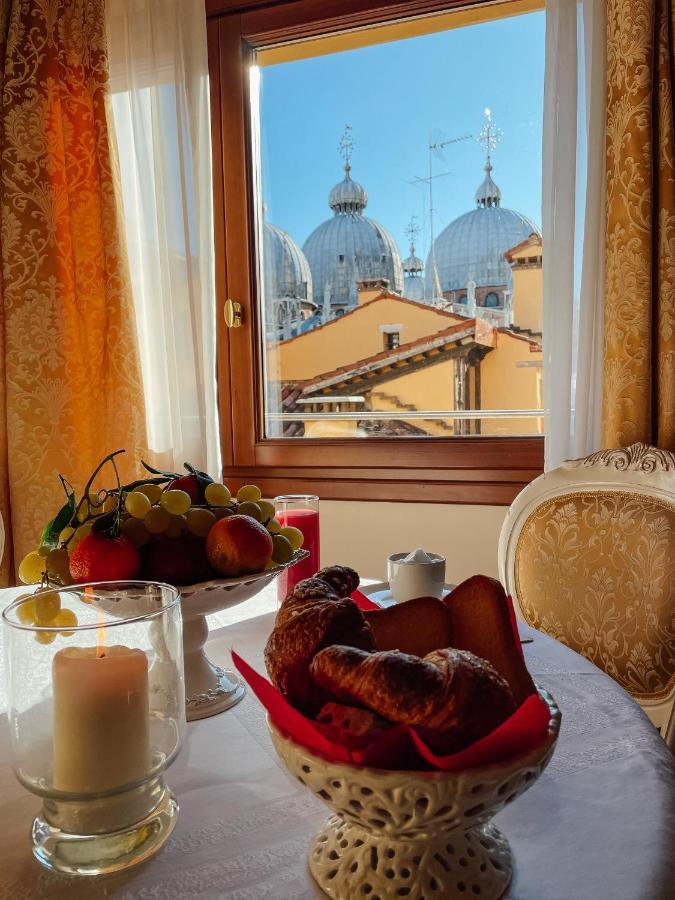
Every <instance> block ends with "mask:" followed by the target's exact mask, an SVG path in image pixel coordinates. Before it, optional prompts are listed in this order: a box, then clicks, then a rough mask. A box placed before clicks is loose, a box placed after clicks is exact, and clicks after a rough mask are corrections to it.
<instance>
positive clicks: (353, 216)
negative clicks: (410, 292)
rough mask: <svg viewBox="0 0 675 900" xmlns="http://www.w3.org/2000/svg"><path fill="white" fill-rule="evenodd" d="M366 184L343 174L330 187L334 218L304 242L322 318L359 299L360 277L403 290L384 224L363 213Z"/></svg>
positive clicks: (398, 264)
mask: <svg viewBox="0 0 675 900" xmlns="http://www.w3.org/2000/svg"><path fill="white" fill-rule="evenodd" d="M367 203H368V194H367V192H366V189H365V188H364V187H362V186H361V185H360V184H359V183H358V182H356V181H354V180H353V179H352V177H351V166H350V164H349V160H347V162H346V163H345V177H344V178H343V179H342V181H341V182H339V184H336V185H335V187H334V188H333V189H332V190H331V192H330V194H329V195H328V205H329V206H330V208H331V209H332V210H333V217H332V218H331V219H328V220H327V221H325V222H323V223H322V224H321V225H319V227H318V228H316V229H315V230H314V231H313V232H312V233H311V234H310V236H309V237H308V238H307V240H306V241H305V243H304V246H303V248H302V249H303V252H304V254H305V256H306V257H307V261H308V262H309V268H310V270H311V273H312V284H313V287H314V302H315V303H316V304H317V306H318V307H319V309H320V311H321V314H322V318H323V319H324V321H325V320H326V319H328V318H332V317H333V316H335V315H336V314H340V313H341V312H344V311H345V310H347V309H349V308H350V307H353V306H356V304H357V285H358V283H359V282H360V281H374V280H378V279H386V280H387V281H388V282H389V288H390V290H392V291H396V292H399V293H400V292H401V291H402V290H403V269H402V267H401V257H400V255H399V252H398V248H397V246H396V242H395V240H394V238H393V237H392V236H391V234H390V233H389V232H388V231H387V229H386V228H383V226H382V225H380V224H379V223H378V222H375V221H374V220H373V219H369V218H367V217H366V216H364V215H363V211H364V209H365V208H366V205H367Z"/></svg>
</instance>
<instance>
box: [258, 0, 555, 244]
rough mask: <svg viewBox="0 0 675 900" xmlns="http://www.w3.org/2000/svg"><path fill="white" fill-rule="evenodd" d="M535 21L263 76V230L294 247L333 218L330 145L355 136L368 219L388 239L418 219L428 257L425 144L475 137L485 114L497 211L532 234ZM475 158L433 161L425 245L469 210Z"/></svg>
mask: <svg viewBox="0 0 675 900" xmlns="http://www.w3.org/2000/svg"><path fill="white" fill-rule="evenodd" d="M544 27H545V22H544V13H543V12H539V13H531V14H528V15H523V16H514V17H512V18H509V19H501V20H498V21H495V22H487V23H484V24H481V25H473V26H469V27H465V28H458V29H455V30H452V31H446V32H443V33H440V34H432V35H427V36H424V37H417V38H410V39H408V40H405V41H396V42H394V43H389V44H381V45H379V46H374V47H368V48H364V49H360V50H354V51H348V52H344V53H335V54H331V55H329V56H322V57H316V58H314V59H309V60H300V61H297V62H292V63H285V64H281V65H276V66H269V67H265V68H263V69H262V70H261V84H262V88H261V118H262V124H261V145H262V157H263V193H264V197H265V201H266V202H267V205H268V212H267V217H268V220H269V221H270V222H272V223H273V224H275V225H278V226H279V227H281V228H283V229H285V230H286V231H288V232H290V234H291V235H292V236H293V237H294V238H295V239H296V240H297V241H298V242H299V243H300V244H301V245H302V243H303V242H304V240H305V239H306V238H307V236H308V235H309V234H310V232H311V231H312V230H313V229H314V228H315V227H316V226H317V225H319V224H320V223H321V222H323V221H324V220H325V219H326V218H328V217H329V216H331V215H332V212H331V210H330V209H329V208H328V203H327V198H328V192H329V190H330V189H331V187H332V186H333V185H334V184H335V183H336V182H338V181H339V180H341V178H342V177H343V171H342V160H341V158H340V156H339V155H338V152H337V145H338V142H339V140H340V137H341V135H342V132H343V129H344V126H345V124H347V123H349V124H350V125H351V126H352V129H353V137H354V141H355V145H356V146H355V149H354V152H353V156H352V177H353V178H354V179H355V180H357V181H360V182H361V184H363V185H364V187H366V189H367V191H368V195H369V202H368V208H367V210H366V215H368V216H370V217H372V218H374V219H376V220H378V221H379V222H381V223H382V224H383V225H384V226H385V227H386V228H388V229H389V230H390V231H391V232H392V234H393V235H394V237H395V239H396V241H397V243H398V245H399V248H400V250H401V251H402V252H403V254H404V255H406V251H407V239H406V237H405V228H406V225H407V223H408V221H409V219H410V216H411V215H413V214H414V215H416V216H417V218H418V221H419V223H420V226H421V227H423V232H422V234H421V235H420V238H419V240H418V251H419V252H420V253H421V254H422V255H426V252H427V249H428V194H427V193H426V191H427V189H426V188H424V187H422V186H414V185H411V184H409V183H408V182H409V181H411V180H412V179H413V178H414V176H415V175H419V176H426V174H427V169H428V153H427V145H428V143H429V139H430V136H431V139H432V140H433V141H442V140H446V139H448V138H452V137H458V136H461V135H464V134H471V133H472V134H474V135H477V134H478V132H479V131H480V128H481V126H482V124H483V121H484V117H483V110H484V108H485V107H490V108H491V109H492V113H493V119H494V122H495V124H496V125H498V126H499V127H500V128H501V129H502V130H503V132H504V134H503V137H502V140H501V142H500V144H499V146H498V147H497V149H496V150H495V151H494V153H493V166H494V171H493V177H494V179H495V181H496V182H497V184H498V185H499V186H500V188H501V190H502V203H503V205H504V206H509V207H511V208H513V209H517V210H518V211H520V212H522V213H524V214H525V215H527V216H529V217H530V218H532V219H533V220H534V221H535V222H536V223H537V224H539V225H540V224H541V129H542V107H543V92H544ZM484 162H485V160H484V153H483V150H482V149H481V147H480V146H479V145H478V144H477V143H476V142H475V141H474V140H468V141H465V142H463V143H459V144H455V145H452V146H450V147H447V148H446V149H445V150H444V151H443V156H442V157H441V156H440V155H438V154H436V155H435V158H434V171H435V172H436V173H441V172H447V171H449V172H451V173H452V174H450V175H448V176H446V177H443V178H438V179H437V180H436V181H435V183H434V184H435V186H434V191H435V197H434V209H435V227H434V230H435V234H436V235H437V234H438V233H439V231H440V230H441V229H442V228H443V227H444V226H445V225H447V224H448V222H450V221H452V219H454V218H455V217H456V216H458V215H461V213H463V212H466V211H467V210H469V209H472V208H473V207H474V192H475V190H476V188H477V187H478V185H479V183H480V182H481V180H482V178H483V165H484Z"/></svg>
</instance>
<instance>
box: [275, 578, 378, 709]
mask: <svg viewBox="0 0 675 900" xmlns="http://www.w3.org/2000/svg"><path fill="white" fill-rule="evenodd" d="M330 644H344V645H347V646H350V647H359V648H361V649H363V650H372V649H374V647H375V640H374V638H373V634H372V632H371V630H370V628H369V626H368V624H367V622H366V620H365V618H364V616H363V613H362V612H361V610H360V609H359V608H358V606H357V605H356V604H355V603H354V602H353V601H352V600H349V599H340V598H339V597H338V596H337V594H336V593H335V592H334V591H333V590H332V589H331V588H330V587H329V586H328V585H327V584H326V583H325V582H323V581H320V580H319V579H316V578H311V579H306V580H305V581H301V582H299V583H298V584H297V585H296V587H295V589H294V590H293V591H292V592H291V593H290V594H289V595H288V596H287V597H286V599H285V600H284V602H283V604H282V606H281V608H280V610H279V612H278V613H277V618H276V621H275V625H274V629H273V631H272V633H271V634H270V636H269V638H268V640H267V644H266V645H265V664H266V666H267V673H268V675H269V677H270V680H271V681H272V684H273V685H274V686H275V687H276V688H277V689H278V690H279V691H281V693H282V694H284V695H285V697H286V698H287V699H288V701H289V703H291V704H292V705H293V706H295V707H296V708H297V709H300V710H302V711H303V712H307V713H309V714H311V713H313V712H315V711H316V710H317V709H319V708H320V707H321V706H322V705H323V703H324V702H325V699H326V698H325V696H324V693H323V691H321V689H320V688H319V687H318V686H317V685H316V684H315V683H314V682H313V681H312V679H311V678H310V676H309V664H310V662H311V661H312V657H313V656H314V655H315V654H316V653H318V652H319V651H320V650H321V649H322V648H324V647H327V646H329V645H330Z"/></svg>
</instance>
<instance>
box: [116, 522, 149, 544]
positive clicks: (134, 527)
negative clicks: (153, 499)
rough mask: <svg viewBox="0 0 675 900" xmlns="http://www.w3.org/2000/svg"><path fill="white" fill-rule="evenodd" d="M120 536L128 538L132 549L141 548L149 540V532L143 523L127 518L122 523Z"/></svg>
mask: <svg viewBox="0 0 675 900" xmlns="http://www.w3.org/2000/svg"><path fill="white" fill-rule="evenodd" d="M122 534H123V535H124V536H125V537H128V538H129V540H130V541H131V543H132V544H133V545H134V547H142V546H143V545H144V544H147V543H148V541H149V540H150V532H149V531H148V529H147V528H146V527H145V522H141V520H140V519H132V518H129V519H127V520H126V522H123V523H122Z"/></svg>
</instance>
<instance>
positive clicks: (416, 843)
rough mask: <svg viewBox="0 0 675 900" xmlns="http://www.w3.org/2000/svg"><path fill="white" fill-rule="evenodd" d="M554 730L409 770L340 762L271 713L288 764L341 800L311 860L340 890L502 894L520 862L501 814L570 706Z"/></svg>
mask: <svg viewBox="0 0 675 900" xmlns="http://www.w3.org/2000/svg"><path fill="white" fill-rule="evenodd" d="M539 694H540V696H541V698H542V699H543V700H544V702H545V703H546V704H547V706H548V708H549V711H550V719H549V723H548V730H547V733H546V736H545V738H544V739H543V740H542V741H541V742H539V743H538V744H537V746H535V747H533V748H532V749H531V750H528V751H527V752H526V753H524V754H521V755H520V756H516V757H512V758H510V759H508V760H506V761H504V762H501V763H498V764H495V765H490V766H483V767H477V768H472V769H465V770H463V771H455V772H438V771H436V772H409V771H393V770H388V769H375V768H366V767H360V766H355V765H350V764H347V763H340V762H334V761H331V760H329V759H326V758H324V757H322V756H319V755H317V754H315V753H313V752H311V751H309V750H307V749H305V748H304V747H302V746H300V745H299V744H297V743H296V742H294V741H293V740H292V739H291V738H289V737H288V736H286V735H285V734H283V733H282V732H281V731H280V730H278V729H277V728H276V727H275V726H274V725H273V724H272V722H270V721H269V719H268V724H269V729H270V732H271V735H272V741H273V743H274V747H275V749H276V751H277V753H278V755H279V756H280V758H281V760H282V761H283V763H284V765H285V766H286V768H287V769H288V771H289V772H290V773H291V775H293V776H294V777H295V778H297V779H298V781H300V782H301V783H302V784H304V785H306V787H308V788H309V790H311V791H312V792H313V793H314V794H315V795H316V796H317V797H319V798H320V799H321V800H322V801H323V802H324V803H325V804H326V805H327V806H329V807H330V808H331V809H332V810H334V815H332V816H331V817H330V818H329V819H328V821H327V822H326V823H325V825H324V826H323V828H322V829H321V831H320V832H319V833H318V834H317V835H316V837H315V838H314V840H313V842H312V845H311V848H310V852H309V867H310V870H311V873H312V875H313V877H314V879H315V880H316V881H317V883H318V884H319V886H320V887H321V889H322V890H323V891H324V892H325V893H326V894H327V895H328V896H329V897H334V898H336V900H355V898H360V897H364V898H368V900H390V898H398V897H408V898H410V900H434V898H438V900H441V898H443V900H447V898H468V897H479V898H481V900H498V898H499V897H502V896H503V895H504V893H505V891H506V889H507V888H508V885H509V883H510V881H511V877H512V872H513V862H512V857H511V850H510V848H509V844H508V841H507V839H506V838H505V837H504V835H503V834H502V833H501V832H500V831H499V829H498V828H497V827H496V826H495V825H494V824H493V823H492V822H491V819H492V817H493V816H494V815H496V813H498V812H499V811H500V810H501V809H503V808H504V807H505V806H506V805H507V804H508V803H511V802H513V801H514V800H515V799H516V798H517V797H519V796H520V794H522V793H523V792H524V791H526V790H527V789H528V788H529V787H530V786H531V785H532V784H533V783H534V782H535V781H536V779H537V778H538V777H539V775H540V774H541V773H542V772H543V771H544V769H545V768H546V766H547V764H548V762H549V760H550V758H551V756H552V754H553V751H554V749H555V745H556V741H557V739H558V731H559V728H560V718H561V716H560V710H559V709H558V707H557V705H556V703H555V701H554V699H553V697H552V696H551V695H550V694H549V693H547V692H546V691H544V690H542V689H539Z"/></svg>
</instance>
